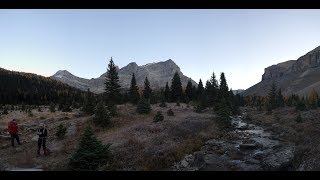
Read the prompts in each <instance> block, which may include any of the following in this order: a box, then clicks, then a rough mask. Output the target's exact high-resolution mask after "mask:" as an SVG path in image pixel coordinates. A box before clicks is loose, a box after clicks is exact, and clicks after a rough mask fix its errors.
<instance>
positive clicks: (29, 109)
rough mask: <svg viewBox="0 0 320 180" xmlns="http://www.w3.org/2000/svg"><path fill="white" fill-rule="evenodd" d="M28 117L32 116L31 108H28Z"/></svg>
mask: <svg viewBox="0 0 320 180" xmlns="http://www.w3.org/2000/svg"><path fill="white" fill-rule="evenodd" d="M28 116H29V117H32V116H33V113H32V111H31V108H28Z"/></svg>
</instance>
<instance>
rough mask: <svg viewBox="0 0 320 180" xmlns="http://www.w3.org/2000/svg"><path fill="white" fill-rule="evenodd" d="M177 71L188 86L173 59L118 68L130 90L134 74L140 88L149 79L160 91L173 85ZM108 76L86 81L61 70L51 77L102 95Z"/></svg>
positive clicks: (133, 63) (184, 84)
mask: <svg viewBox="0 0 320 180" xmlns="http://www.w3.org/2000/svg"><path fill="white" fill-rule="evenodd" d="M176 71H177V72H178V74H179V76H180V78H181V82H182V85H183V86H186V85H187V82H188V80H189V79H190V78H188V77H187V76H185V75H183V73H182V72H181V70H180V68H179V66H177V65H176V64H175V62H174V61H172V60H171V59H169V60H167V61H163V62H158V63H149V64H146V65H143V66H138V65H137V64H136V63H135V62H131V63H129V64H128V65H127V66H125V67H123V68H121V69H119V68H118V75H119V81H120V85H121V87H122V88H124V89H128V88H129V87H130V83H131V77H132V73H135V77H136V81H137V85H138V86H139V87H141V88H143V86H144V80H145V78H146V77H148V80H149V81H150V86H151V88H153V89H160V88H162V87H165V85H166V82H168V83H169V85H170V84H171V80H172V78H173V75H174V73H175V72H176ZM106 74H107V73H104V74H102V75H101V76H100V77H98V78H96V79H94V78H92V79H84V78H79V77H77V76H74V75H72V74H71V73H69V72H68V71H65V70H63V71H61V70H60V71H58V72H57V73H56V74H54V75H53V76H51V78H53V79H56V80H58V81H61V82H63V83H66V84H68V85H70V86H73V87H76V88H78V89H81V90H87V89H88V88H89V89H90V91H92V92H95V93H102V92H103V90H104V82H105V76H106ZM191 82H192V84H193V85H197V83H196V82H195V81H193V80H191Z"/></svg>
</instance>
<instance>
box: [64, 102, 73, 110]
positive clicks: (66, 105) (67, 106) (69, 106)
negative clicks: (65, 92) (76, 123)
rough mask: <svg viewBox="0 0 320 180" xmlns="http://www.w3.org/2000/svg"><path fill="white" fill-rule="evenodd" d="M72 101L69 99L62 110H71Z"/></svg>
mask: <svg viewBox="0 0 320 180" xmlns="http://www.w3.org/2000/svg"><path fill="white" fill-rule="evenodd" d="M71 111H72V109H71V103H70V102H69V101H67V102H65V103H64V105H63V108H62V112H71Z"/></svg>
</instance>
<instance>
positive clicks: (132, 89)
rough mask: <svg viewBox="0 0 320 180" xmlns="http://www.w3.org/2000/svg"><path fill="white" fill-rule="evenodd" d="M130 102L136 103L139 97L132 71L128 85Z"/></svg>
mask: <svg viewBox="0 0 320 180" xmlns="http://www.w3.org/2000/svg"><path fill="white" fill-rule="evenodd" d="M129 94H130V102H131V103H132V104H137V103H138V102H139V99H140V94H139V88H138V86H137V82H136V78H135V76H134V73H133V74H132V78H131V85H130V91H129Z"/></svg>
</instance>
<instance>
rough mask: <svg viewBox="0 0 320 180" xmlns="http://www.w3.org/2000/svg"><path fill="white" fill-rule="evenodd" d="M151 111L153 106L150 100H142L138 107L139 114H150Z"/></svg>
mask: <svg viewBox="0 0 320 180" xmlns="http://www.w3.org/2000/svg"><path fill="white" fill-rule="evenodd" d="M150 111H151V106H150V102H149V100H147V99H145V98H143V97H142V98H141V99H140V101H139V102H138V105H137V112H138V113H139V114H149V112H150Z"/></svg>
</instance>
